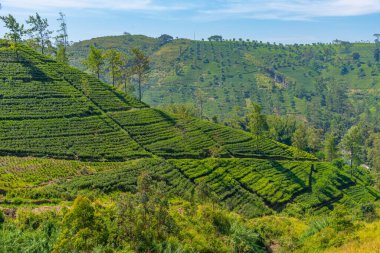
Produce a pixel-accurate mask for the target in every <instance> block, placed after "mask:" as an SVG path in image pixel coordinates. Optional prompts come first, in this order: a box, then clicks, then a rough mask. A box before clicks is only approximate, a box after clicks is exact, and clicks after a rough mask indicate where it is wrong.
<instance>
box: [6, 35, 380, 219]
mask: <svg viewBox="0 0 380 253" xmlns="http://www.w3.org/2000/svg"><path fill="white" fill-rule="evenodd" d="M0 45H1V46H0V66H1V68H0V155H1V156H0V204H1V205H4V206H10V207H14V206H19V205H40V204H41V203H45V204H46V203H48V204H56V203H64V202H65V201H71V200H73V199H74V198H75V197H76V196H78V195H80V194H83V195H86V194H88V195H92V194H95V195H102V194H113V193H118V192H134V191H136V184H137V177H138V175H140V174H141V172H143V171H150V172H152V173H153V175H154V179H155V180H160V181H164V182H165V185H166V186H165V190H166V192H167V193H168V194H171V195H172V196H173V197H175V196H181V197H184V198H188V199H191V198H192V197H193V196H192V192H194V189H195V188H196V187H197V186H199V185H202V184H204V185H206V186H207V187H209V189H210V190H211V192H212V195H213V196H214V199H213V201H216V202H217V203H220V204H221V205H223V206H226V207H227V208H229V209H230V210H235V211H238V212H240V213H243V214H245V215H247V216H257V215H262V214H269V213H272V212H277V211H282V210H286V209H289V208H292V205H293V204H296V205H297V204H300V205H301V206H303V207H305V208H311V209H314V210H319V211H323V210H325V209H326V208H333V207H335V206H337V205H355V204H359V203H361V202H362V201H374V200H377V199H378V198H379V194H378V193H377V192H376V191H375V190H373V189H372V188H370V187H369V186H368V185H367V183H366V182H365V180H361V176H360V175H359V176H357V177H353V178H351V177H350V176H349V175H348V174H347V173H346V172H344V171H339V170H337V169H336V168H335V167H333V166H331V165H330V164H327V163H320V162H317V161H316V158H315V157H314V156H312V155H310V154H308V153H306V152H303V151H300V150H297V149H296V148H293V147H289V146H286V145H284V144H281V143H278V142H276V141H273V140H270V139H268V138H265V137H263V136H255V135H252V134H250V133H247V132H244V131H241V130H237V129H233V128H229V127H226V126H224V125H221V124H215V123H211V122H208V121H204V120H200V119H196V118H178V117H175V116H172V115H169V114H166V113H164V112H162V111H160V110H157V109H152V108H150V107H149V106H148V105H146V104H144V103H142V102H140V101H137V100H136V99H135V98H133V97H131V96H129V95H127V94H125V93H122V92H120V91H117V90H115V89H113V88H112V87H110V86H108V85H107V84H105V83H102V82H100V81H98V80H97V79H95V78H94V77H92V76H90V75H88V74H85V73H83V72H81V71H79V70H77V69H74V68H72V67H69V66H67V65H62V64H59V63H57V62H55V61H53V60H52V59H50V58H47V57H45V56H43V55H41V54H39V53H37V52H35V51H33V50H31V49H29V48H28V47H26V46H22V45H20V46H17V47H16V49H17V50H15V49H13V48H11V47H9V45H8V43H7V42H6V41H2V42H1V43H0ZM22 156H28V157H24V158H22ZM32 157H34V158H32ZM37 157H46V158H37ZM59 159H61V160H59Z"/></svg>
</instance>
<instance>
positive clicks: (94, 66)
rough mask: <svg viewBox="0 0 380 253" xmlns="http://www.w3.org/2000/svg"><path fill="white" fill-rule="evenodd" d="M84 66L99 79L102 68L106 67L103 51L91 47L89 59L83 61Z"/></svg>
mask: <svg viewBox="0 0 380 253" xmlns="http://www.w3.org/2000/svg"><path fill="white" fill-rule="evenodd" d="M83 64H84V65H85V66H86V67H87V69H88V70H90V71H91V72H92V73H93V74H95V75H96V76H97V77H98V79H99V78H100V71H101V69H102V66H103V65H104V55H103V51H102V50H101V49H98V48H96V47H95V46H91V48H90V52H89V54H88V56H87V58H86V59H85V60H83Z"/></svg>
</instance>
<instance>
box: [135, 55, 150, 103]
mask: <svg viewBox="0 0 380 253" xmlns="http://www.w3.org/2000/svg"><path fill="white" fill-rule="evenodd" d="M132 53H133V61H132V66H133V67H132V73H133V74H134V75H136V76H137V81H138V85H139V100H140V101H141V99H142V90H141V85H142V83H143V81H144V79H145V77H146V75H147V73H148V70H149V57H148V56H146V55H145V54H144V52H143V51H141V50H140V49H138V48H133V49H132Z"/></svg>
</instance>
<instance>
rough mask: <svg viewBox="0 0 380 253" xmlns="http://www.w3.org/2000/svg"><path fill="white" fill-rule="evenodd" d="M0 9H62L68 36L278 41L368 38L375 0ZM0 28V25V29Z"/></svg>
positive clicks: (377, 8) (379, 4)
mask: <svg viewBox="0 0 380 253" xmlns="http://www.w3.org/2000/svg"><path fill="white" fill-rule="evenodd" d="M0 3H1V4H2V9H1V10H0V14H1V15H6V14H8V13H11V14H13V15H14V16H15V17H16V18H17V19H18V20H20V21H22V20H25V19H26V18H27V17H28V15H31V14H33V13H35V12H38V13H40V15H41V16H43V17H46V18H48V19H49V22H50V24H51V29H53V30H54V29H56V27H57V21H56V19H57V17H58V12H59V11H62V12H64V13H65V14H66V19H67V23H68V29H69V36H70V40H72V41H78V40H84V39H89V38H93V37H99V36H105V35H119V34H122V33H123V32H129V33H132V34H144V35H148V36H153V37H157V36H159V35H161V34H164V33H167V34H170V35H172V36H174V37H177V36H178V37H182V38H193V37H194V34H195V38H196V39H201V38H207V37H209V36H210V35H214V34H220V35H223V37H225V38H243V39H255V40H259V41H269V42H278V43H313V42H331V41H332V40H334V39H341V40H349V41H361V40H364V41H368V40H371V41H372V40H373V37H372V35H373V34H374V33H380V26H379V24H380V0H245V1H244V0H210V1H204V0H203V1H202V0H191V1H189V0H165V1H164V0H108V1H100V0H0ZM3 33H4V28H0V34H3Z"/></svg>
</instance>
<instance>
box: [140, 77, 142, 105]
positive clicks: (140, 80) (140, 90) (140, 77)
mask: <svg viewBox="0 0 380 253" xmlns="http://www.w3.org/2000/svg"><path fill="white" fill-rule="evenodd" d="M141 98H142V94H141V76H139V100H140V101H141Z"/></svg>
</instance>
